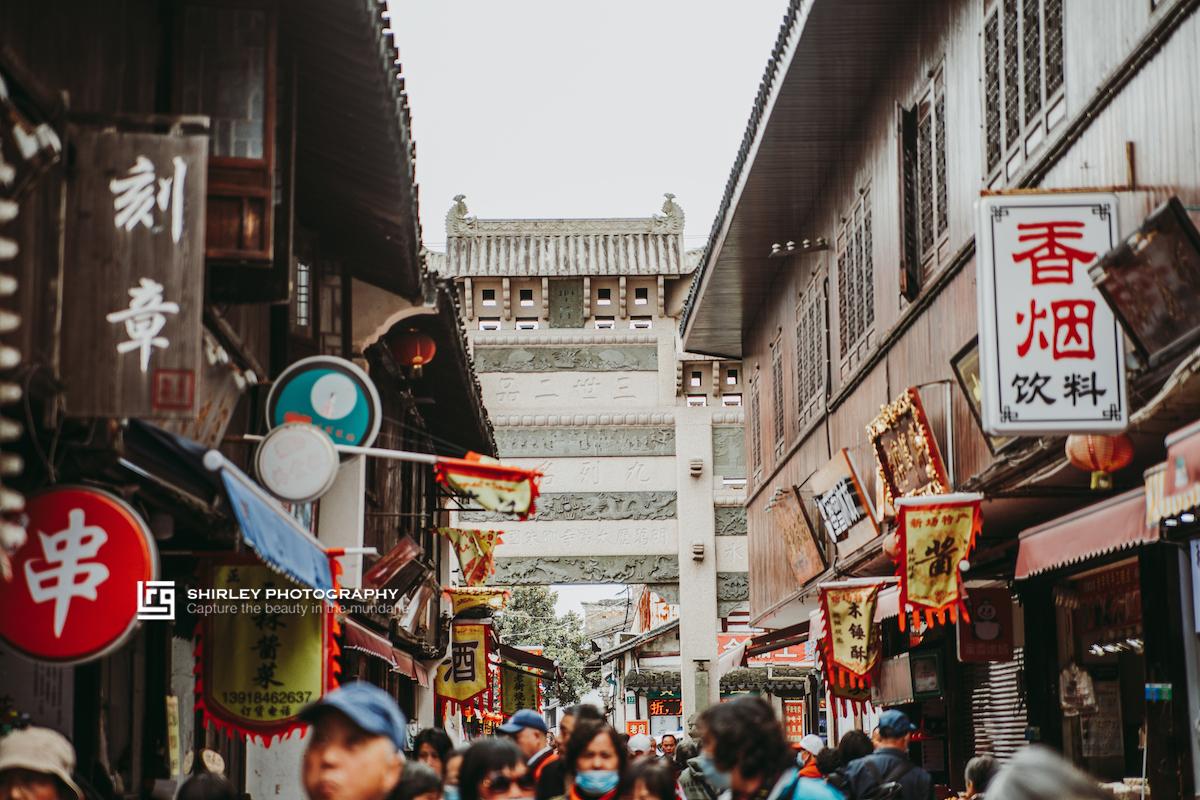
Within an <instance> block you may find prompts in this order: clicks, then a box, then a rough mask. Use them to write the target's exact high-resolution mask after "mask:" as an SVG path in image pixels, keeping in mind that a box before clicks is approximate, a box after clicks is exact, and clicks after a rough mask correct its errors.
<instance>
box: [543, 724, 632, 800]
mask: <svg viewBox="0 0 1200 800" xmlns="http://www.w3.org/2000/svg"><path fill="white" fill-rule="evenodd" d="M564 758H565V760H566V773H567V785H566V794H565V795H563V796H562V798H559V799H558V800H616V798H618V797H620V796H621V795H622V792H623V791H624V789H625V785H624V784H625V765H626V762H627V760H628V754H627V751H626V749H625V747H624V746H623V745H622V742H621V737H620V735H619V734H618V733H617V732H616V730H614V729H613V727H612V726H611V725H609V724H608V723H607V722H604V721H603V720H582V721H580V722H578V723H577V724H576V726H575V730H574V731H573V732H572V733H571V738H570V739H569V740H567V750H566V753H565V754H564Z"/></svg>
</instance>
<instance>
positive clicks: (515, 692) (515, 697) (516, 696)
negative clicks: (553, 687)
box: [500, 666, 538, 717]
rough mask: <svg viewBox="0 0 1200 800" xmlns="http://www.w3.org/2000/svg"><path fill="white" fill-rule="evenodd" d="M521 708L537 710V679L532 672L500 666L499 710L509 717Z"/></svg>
mask: <svg viewBox="0 0 1200 800" xmlns="http://www.w3.org/2000/svg"><path fill="white" fill-rule="evenodd" d="M522 708H532V709H533V710H535V711H537V710H538V679H537V676H536V675H534V674H533V673H532V672H526V671H525V670H522V669H514V668H512V667H507V666H502V667H500V710H501V711H502V712H504V716H506V717H511V716H512V715H513V714H515V713H516V712H517V711H519V710H521V709H522Z"/></svg>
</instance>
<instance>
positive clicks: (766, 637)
mask: <svg viewBox="0 0 1200 800" xmlns="http://www.w3.org/2000/svg"><path fill="white" fill-rule="evenodd" d="M811 628H812V625H811V624H810V623H809V622H808V621H807V620H805V621H804V622H798V623H796V624H795V625H789V626H788V627H786V628H780V629H779V630H775V631H769V632H767V633H760V634H759V635H758V636H753V637H751V638H750V641H749V642H747V643H746V652H745V658H754V657H756V656H765V655H766V654H767V653H774V652H775V651H776V650H782V649H783V648H785V647H792V646H794V645H798V644H804V643H805V642H807V641H808V637H809V632H810V629H811ZM739 666H740V664H739Z"/></svg>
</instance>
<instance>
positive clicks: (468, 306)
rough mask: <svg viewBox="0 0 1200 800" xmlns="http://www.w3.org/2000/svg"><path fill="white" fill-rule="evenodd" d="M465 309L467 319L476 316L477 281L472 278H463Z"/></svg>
mask: <svg viewBox="0 0 1200 800" xmlns="http://www.w3.org/2000/svg"><path fill="white" fill-rule="evenodd" d="M462 286H463V310H464V311H465V312H466V314H467V319H474V318H475V282H474V281H472V280H471V279H470V278H463V282H462Z"/></svg>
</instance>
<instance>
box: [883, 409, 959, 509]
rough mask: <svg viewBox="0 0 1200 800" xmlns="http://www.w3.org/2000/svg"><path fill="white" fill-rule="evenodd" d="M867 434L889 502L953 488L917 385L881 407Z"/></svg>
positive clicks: (885, 495) (943, 492) (885, 498)
mask: <svg viewBox="0 0 1200 800" xmlns="http://www.w3.org/2000/svg"><path fill="white" fill-rule="evenodd" d="M867 437H868V438H869V439H870V441H871V447H872V448H873V449H874V451H875V460H876V463H877V464H878V466H879V473H880V476H881V477H882V478H883V494H884V501H885V502H886V503H888V504H891V503H893V502H894V501H895V500H896V499H897V498H900V497H918V496H922V495H931V494H946V493H947V492H949V491H950V479H949V478H948V477H947V475H946V465H945V463H944V462H943V461H942V454H941V452H940V451H939V450H938V444H937V439H935V438H934V435H933V430H932V429H931V428H930V427H929V419H928V418H927V417H926V416H925V408H924V406H922V405H921V393H920V392H919V391H918V390H917V388H916V387H915V386H914V387H910V388H908V389H906V390H905V391H904V394H902V395H900V396H899V397H897V398H896V399H895V400H894V401H892V402H891V403H889V404H887V405H886V406H884V407H883V408H882V409H880V411H879V416H877V417H875V419H874V420H872V421H871V424H870V425H868V426H867Z"/></svg>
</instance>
